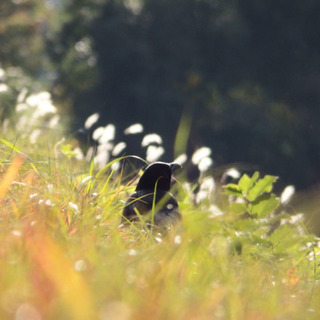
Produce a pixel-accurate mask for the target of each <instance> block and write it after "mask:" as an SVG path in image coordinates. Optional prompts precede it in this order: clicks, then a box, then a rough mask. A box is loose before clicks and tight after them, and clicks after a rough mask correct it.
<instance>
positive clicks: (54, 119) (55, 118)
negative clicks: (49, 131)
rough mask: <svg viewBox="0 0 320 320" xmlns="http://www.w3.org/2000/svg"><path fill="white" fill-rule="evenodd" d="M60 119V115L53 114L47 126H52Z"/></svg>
mask: <svg viewBox="0 0 320 320" xmlns="http://www.w3.org/2000/svg"><path fill="white" fill-rule="evenodd" d="M59 121H60V116H59V115H57V114H56V115H55V116H54V117H52V118H51V119H50V121H49V124H48V126H49V128H54V127H55V126H56V125H57V124H58V123H59Z"/></svg>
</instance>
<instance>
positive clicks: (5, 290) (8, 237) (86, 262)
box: [0, 131, 320, 320]
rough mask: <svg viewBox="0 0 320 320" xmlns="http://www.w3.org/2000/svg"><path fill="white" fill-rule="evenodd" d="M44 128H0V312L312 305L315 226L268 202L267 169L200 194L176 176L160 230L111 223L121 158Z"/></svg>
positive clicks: (273, 309) (188, 315)
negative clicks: (3, 131)
mask: <svg viewBox="0 0 320 320" xmlns="http://www.w3.org/2000/svg"><path fill="white" fill-rule="evenodd" d="M50 134H51V135H54V139H53V136H50V135H49V136H48V140H47V141H45V140H39V141H38V145H37V150H36V151H35V150H33V147H32V146H31V145H30V143H29V141H28V140H23V139H20V140H19V141H17V142H16V143H13V142H10V140H4V139H3V140H1V144H2V146H1V149H0V150H1V162H0V175H1V185H0V204H1V219H0V227H1V234H0V241H1V244H2V249H1V251H0V257H1V259H0V270H1V272H0V280H1V281H0V299H1V300H3V301H8V300H9V301H10V308H8V307H7V304H2V305H1V306H0V316H1V318H4V319H6V318H13V317H18V315H19V316H21V317H22V318H25V317H26V316H27V315H29V314H30V312H32V314H34V317H36V316H37V317H38V318H39V317H43V318H46V319H57V318H60V319H75V320H76V319H77V320H79V319H84V320H85V319H98V318H99V317H100V318H101V317H102V318H103V317H105V316H106V315H107V317H108V318H109V317H111V318H119V317H122V318H124V319H126V317H127V318H139V319H150V318H152V319H168V318H170V319H179V318H183V319H194V318H195V317H196V318H197V319H208V318H212V317H219V318H222V319H236V320H237V319H239V320H241V319H250V318H257V317H259V318H262V319H268V318H269V319H272V318H276V317H283V318H290V319H299V318H301V317H304V316H305V315H306V313H307V314H308V315H310V317H309V318H311V319H312V318H313V316H314V319H316V318H317V317H319V315H320V312H319V309H318V300H319V297H320V291H319V290H318V288H317V286H316V281H317V280H316V279H319V277H320V273H319V271H318V267H317V266H318V264H319V255H318V253H319V246H318V242H317V238H316V237H314V236H313V235H311V234H308V233H307V232H305V230H304V228H303V224H302V221H301V220H297V221H295V222H292V221H291V218H290V216H288V215H287V214H286V213H285V212H282V211H281V212H280V213H278V214H277V215H276V214H275V213H274V211H275V204H277V206H278V204H279V203H278V200H277V198H276V196H275V195H274V194H273V193H272V186H273V184H274V182H275V181H276V177H273V176H264V177H259V174H258V173H255V174H254V175H253V176H252V177H249V176H247V175H244V176H242V178H241V179H240V180H239V182H238V183H237V184H230V185H228V186H226V188H225V193H226V195H225V196H223V197H222V199H221V203H220V202H218V203H214V202H212V201H211V200H210V201H209V200H208V201H204V202H203V204H201V205H195V204H194V203H193V202H192V200H191V199H192V194H191V191H190V190H194V187H193V186H188V183H187V181H180V183H179V185H177V187H178V189H182V190H179V192H178V201H179V205H180V208H181V211H182V214H183V226H182V227H180V228H178V229H173V230H171V231H170V232H169V233H168V234H166V236H162V235H160V234H158V233H157V231H156V230H150V229H148V227H146V226H145V224H144V223H143V218H142V217H141V220H142V222H141V224H139V223H138V224H134V225H131V226H130V227H127V228H121V229H119V223H120V213H121V210H122V208H123V203H122V202H121V201H124V200H126V199H127V197H128V194H130V193H131V192H132V188H134V184H132V181H129V182H126V183H124V179H123V178H124V177H123V175H122V173H123V171H122V169H121V170H118V169H116V168H115V167H114V164H115V163H118V162H121V161H123V160H124V158H119V159H116V160H114V161H112V162H109V163H108V164H107V165H106V166H105V167H103V168H102V169H97V168H96V166H95V165H94V162H93V161H92V162H91V163H86V162H85V161H83V160H80V159H76V158H75V157H74V154H73V149H72V148H71V145H72V144H71V141H68V140H63V141H64V142H63V144H60V145H61V148H57V143H56V142H55V140H57V139H58V141H61V138H62V137H61V136H59V135H57V132H56V131H51V133H50ZM49 137H50V138H49ZM59 139H60V140H59ZM53 149H55V151H53ZM21 154H23V155H24V157H23V158H20V157H21ZM52 155H54V156H52ZM34 166H36V167H37V170H35V169H34V168H35V167H34ZM217 192H218V191H217ZM180 195H181V196H180ZM210 199H211V198H210ZM240 200H241V201H242V202H239V201H240ZM237 201H238V202H237ZM224 203H226V204H227V206H224ZM213 205H215V206H219V207H221V208H222V209H221V212H222V214H220V215H218V216H215V217H213V216H212V212H211V208H212V206H213ZM278 209H279V207H278V208H277V209H276V210H277V211H278ZM244 212H246V214H243V213H244ZM276 221H281V224H279V225H278V226H277V227H273V224H274V222H276ZM293 296H295V297H296V298H295V299H293V298H292V297H293ZM297 301H299V303H297ZM284 305H285V306H286V307H285V308H284V307H283V306H284ZM308 310H310V311H308Z"/></svg>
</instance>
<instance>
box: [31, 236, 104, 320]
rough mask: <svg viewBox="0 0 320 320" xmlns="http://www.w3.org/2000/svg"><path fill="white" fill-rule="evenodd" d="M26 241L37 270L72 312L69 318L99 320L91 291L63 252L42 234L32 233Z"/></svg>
mask: <svg viewBox="0 0 320 320" xmlns="http://www.w3.org/2000/svg"><path fill="white" fill-rule="evenodd" d="M26 240H27V241H26V243H27V250H28V253H29V255H30V256H31V258H32V260H33V261H34V267H35V268H36V269H38V271H37V272H40V273H43V274H44V275H45V277H46V278H47V281H49V284H50V285H52V286H53V287H54V288H55V291H56V293H57V295H58V296H57V298H58V299H59V300H60V301H61V302H62V303H63V304H65V306H66V307H67V310H68V311H69V314H70V319H74V320H89V319H98V315H97V309H96V306H95V304H94V301H93V297H92V295H91V293H90V288H89V286H88V285H87V283H86V282H85V280H84V279H83V277H82V275H81V274H79V273H78V272H77V271H75V270H74V268H73V265H72V263H71V262H70V261H69V260H68V259H67V257H66V256H65V254H64V252H63V249H62V248H61V247H60V246H58V244H56V243H55V242H54V241H53V240H52V239H51V238H50V237H49V235H47V234H46V233H45V232H42V231H35V230H30V231H29V232H27V235H26Z"/></svg>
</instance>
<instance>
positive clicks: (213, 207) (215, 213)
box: [209, 204, 223, 218]
mask: <svg viewBox="0 0 320 320" xmlns="http://www.w3.org/2000/svg"><path fill="white" fill-rule="evenodd" d="M209 212H210V215H209V218H216V217H219V216H222V215H223V211H221V210H220V208H218V207H217V206H216V205H214V204H211V205H210V207H209Z"/></svg>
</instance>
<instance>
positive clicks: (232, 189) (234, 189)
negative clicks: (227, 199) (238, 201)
mask: <svg viewBox="0 0 320 320" xmlns="http://www.w3.org/2000/svg"><path fill="white" fill-rule="evenodd" d="M225 193H226V194H227V195H230V196H236V197H242V191H241V190H240V188H239V186H238V185H237V184H234V183H229V184H227V185H226V186H225Z"/></svg>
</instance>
